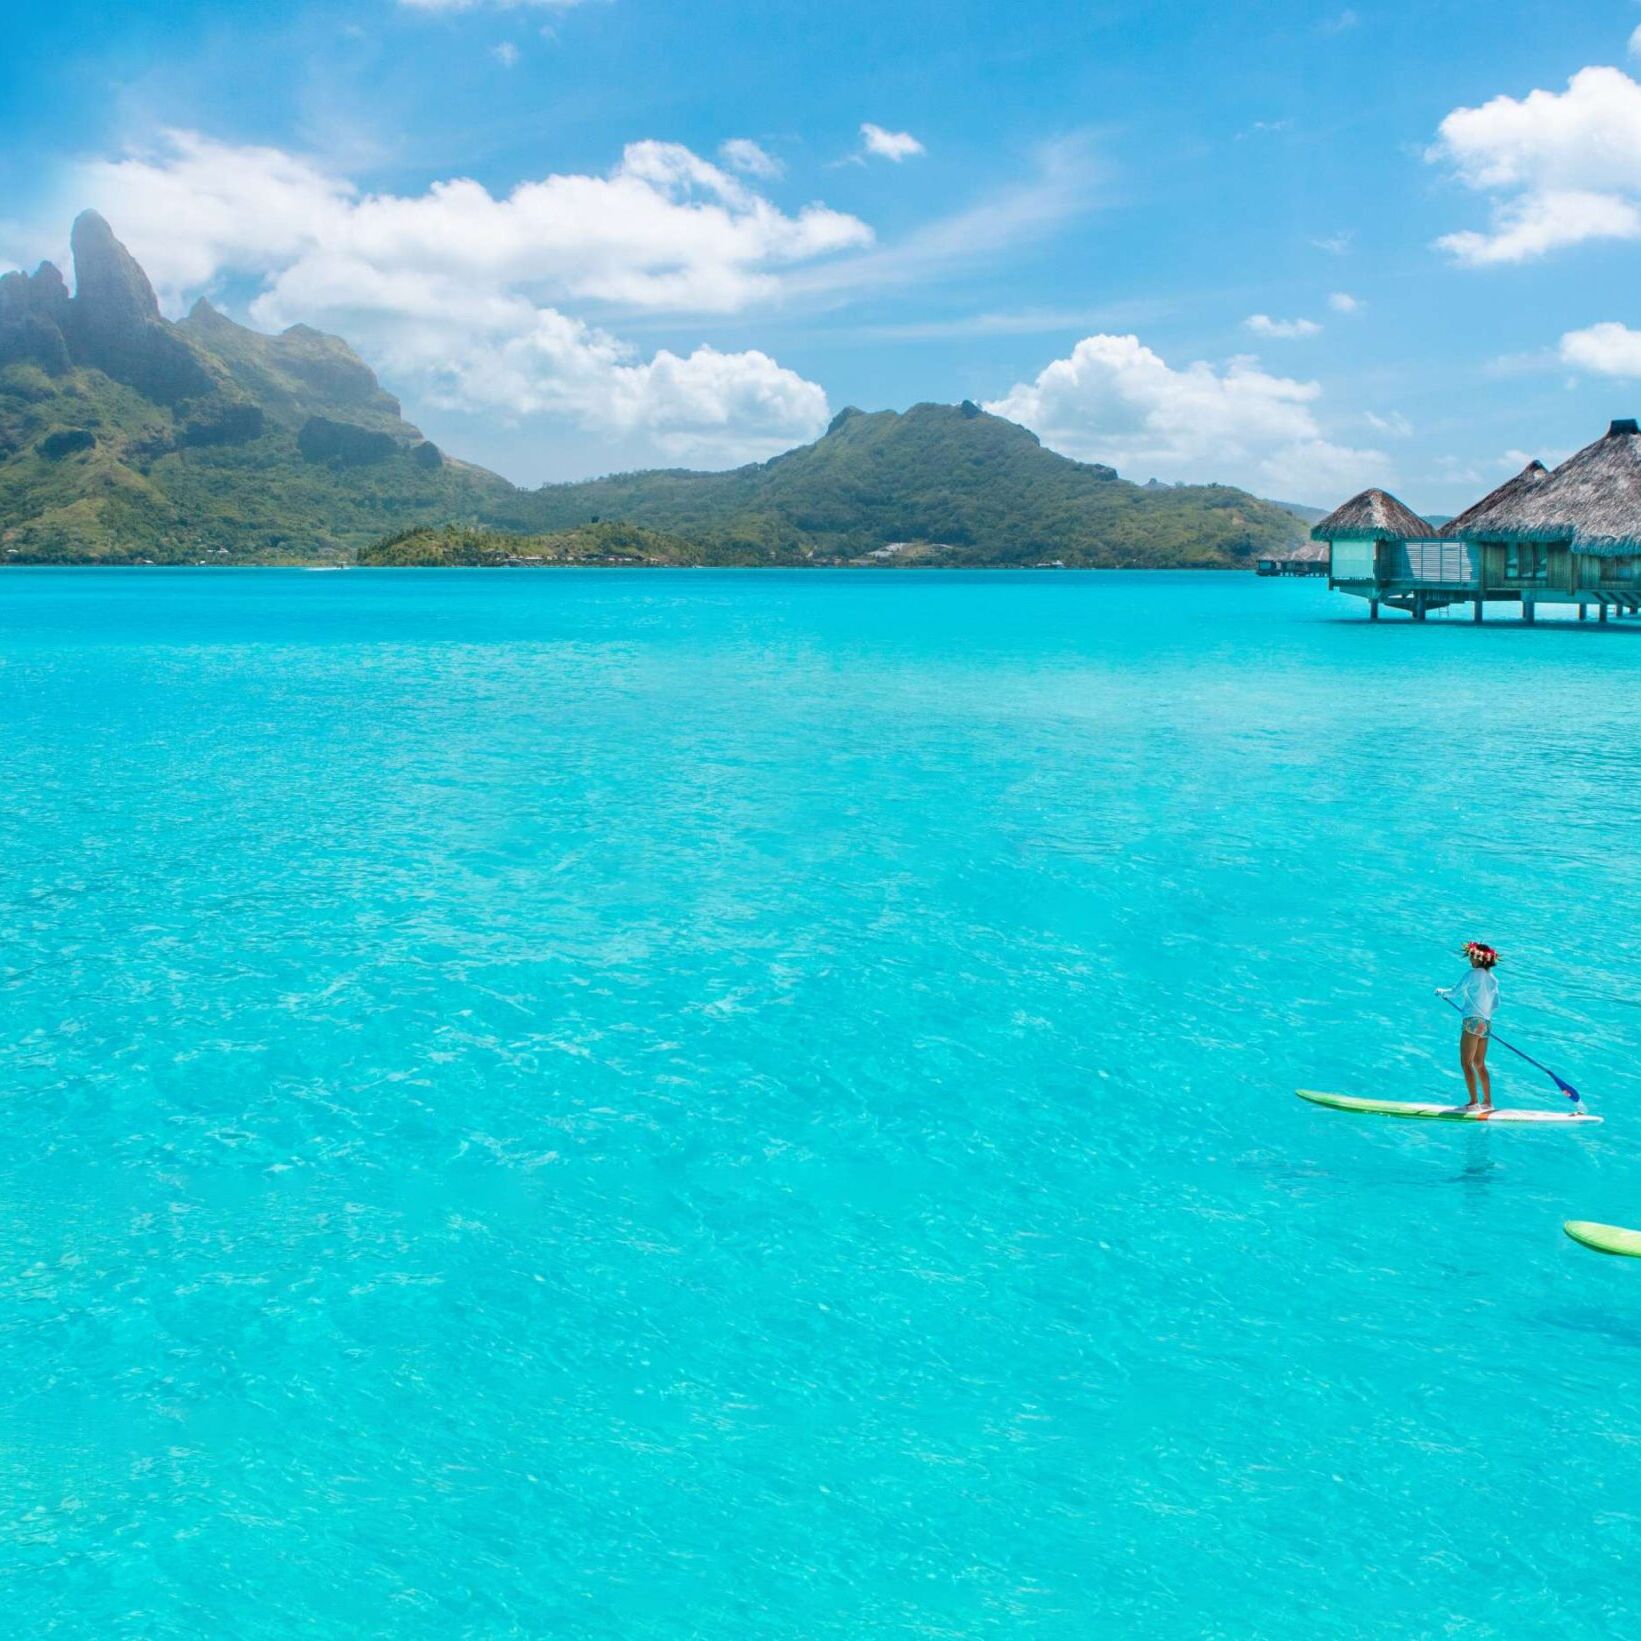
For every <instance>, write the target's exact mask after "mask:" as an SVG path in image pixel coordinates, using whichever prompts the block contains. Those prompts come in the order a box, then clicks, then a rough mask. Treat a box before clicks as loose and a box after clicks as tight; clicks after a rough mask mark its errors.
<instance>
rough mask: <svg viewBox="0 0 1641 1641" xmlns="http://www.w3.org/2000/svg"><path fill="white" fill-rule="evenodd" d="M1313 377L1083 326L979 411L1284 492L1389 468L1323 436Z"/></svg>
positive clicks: (1200, 476) (1087, 456)
mask: <svg viewBox="0 0 1641 1641" xmlns="http://www.w3.org/2000/svg"><path fill="white" fill-rule="evenodd" d="M1320 394H1321V389H1320V388H1319V387H1318V386H1317V384H1316V383H1315V382H1301V381H1295V380H1293V379H1291V378H1289V377H1284V376H1272V375H1270V374H1268V373H1267V372H1266V371H1264V370H1262V369H1261V368H1260V367H1259V364H1258V361H1257V360H1254V359H1247V358H1242V359H1233V360H1231V361H1230V362H1229V363H1228V364H1227V365H1226V366H1225V368H1224V369H1223V370H1216V369H1215V368H1214V367H1213V366H1212V365H1210V364H1206V363H1203V362H1200V361H1199V362H1197V363H1194V364H1190V365H1186V366H1185V367H1184V368H1183V369H1178V370H1176V369H1175V368H1173V367H1172V366H1171V365H1169V364H1168V362H1167V361H1166V360H1165V359H1163V358H1162V357H1161V356H1160V355H1159V354H1157V353H1155V352H1154V351H1153V350H1152V349H1150V348H1148V347H1146V346H1145V345H1144V344H1143V343H1142V342H1141V341H1140V339H1139V338H1138V337H1137V336H1111V335H1100V336H1088V337H1085V338H1084V339H1083V340H1082V341H1081V342H1079V343H1078V344H1077V346H1076V347H1075V348H1074V349H1073V350H1072V352H1071V354H1070V355H1069V356H1068V357H1067V358H1064V359H1056V360H1055V361H1054V362H1053V363H1052V364H1050V365H1048V366H1046V367H1045V368H1044V369H1043V370H1042V371H1040V372H1039V373H1038V375H1037V376H1036V378H1035V379H1034V380H1033V381H1030V382H1021V383H1017V384H1016V385H1015V386H1014V387H1013V388H1012V389H1011V390H1010V391H1009V392H1008V393H1007V394H1006V395H1004V397H1003V398H1001V399H997V400H994V401H992V402H991V403H990V404H988V405H987V406H986V409H987V410H990V411H992V412H993V413H994V414H996V415H999V416H1006V417H1008V418H1009V419H1010V420H1011V421H1016V422H1020V423H1023V424H1024V425H1025V426H1027V427H1029V428H1031V429H1033V430H1034V431H1035V432H1036V433H1037V434H1038V435H1039V436H1040V437H1041V438H1042V439H1043V441H1044V443H1046V444H1048V445H1050V446H1051V447H1052V448H1054V449H1056V450H1061V451H1064V452H1065V453H1066V454H1067V455H1071V456H1077V457H1080V458H1082V459H1084V460H1091V461H1106V462H1111V463H1112V464H1113V465H1115V466H1116V467H1117V468H1118V470H1119V471H1121V472H1125V473H1127V474H1129V475H1130V476H1131V477H1138V476H1150V475H1156V476H1157V477H1159V478H1177V479H1191V480H1195V481H1198V482H1207V481H1209V480H1215V479H1217V480H1223V481H1225V482H1229V483H1236V484H1242V485H1245V486H1248V487H1249V488H1252V489H1257V490H1261V491H1263V492H1264V493H1265V494H1268V495H1269V494H1278V495H1283V496H1287V497H1290V498H1304V497H1307V496H1314V497H1318V498H1321V499H1324V500H1325V499H1327V498H1329V497H1337V496H1341V495H1344V494H1348V493H1350V492H1351V491H1354V490H1359V489H1361V488H1362V487H1363V486H1364V485H1367V484H1370V483H1380V484H1382V483H1384V482H1386V480H1387V479H1388V477H1389V476H1390V475H1389V473H1388V466H1389V463H1388V460H1387V458H1386V457H1385V456H1384V455H1382V454H1381V453H1380V452H1378V451H1376V450H1358V449H1352V448H1350V447H1348V446H1344V445H1339V444H1335V443H1333V442H1331V441H1330V440H1328V439H1327V438H1326V437H1324V435H1323V431H1322V429H1321V427H1320V425H1319V424H1318V422H1317V418H1316V413H1315V409H1314V406H1315V404H1316V401H1317V399H1318V398H1319V397H1320Z"/></svg>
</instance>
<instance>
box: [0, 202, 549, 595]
mask: <svg viewBox="0 0 1641 1641" xmlns="http://www.w3.org/2000/svg"><path fill="white" fill-rule="evenodd" d="M73 251H74V279H75V295H74V296H73V297H72V298H70V296H69V295H68V291H67V288H66V286H65V285H64V282H63V278H62V275H61V274H60V273H59V272H58V271H57V269H56V268H54V267H53V266H52V265H51V264H50V263H49V262H48V263H45V264H43V265H42V266H41V267H40V269H39V271H38V272H37V273H35V274H34V275H32V276H29V275H25V274H21V273H10V274H6V275H5V276H4V277H3V278H0V562H11V563H19V562H36V563H39V562H83V561H87V560H94V561H106V562H131V561H133V560H137V561H140V560H152V561H154V562H158V563H167V562H170V563H176V562H182V563H192V562H196V561H198V560H200V559H206V560H210V561H213V562H219V563H220V562H222V561H223V560H225V559H226V560H228V561H238V562H245V563H254V562H269V561H281V560H284V561H292V560H295V561H302V560H308V561H312V560H322V559H337V558H344V557H349V556H351V555H352V553H353V552H355V551H357V549H358V548H360V547H361V546H364V545H365V544H366V543H368V542H370V541H373V540H375V539H376V538H377V537H379V536H381V535H382V534H383V533H384V532H386V531H389V530H392V529H395V528H400V527H403V526H405V525H408V524H411V523H416V522H420V521H423V520H427V519H446V518H454V517H462V516H471V515H482V516H486V517H494V518H496V519H497V521H498V522H505V521H506V520H507V518H508V506H509V504H510V503H511V502H513V501H514V500H515V499H516V498H517V496H518V494H519V493H518V492H517V491H515V490H514V489H513V487H512V486H511V485H510V484H508V483H507V481H506V480H505V479H502V478H498V477H497V476H496V475H495V474H494V473H487V472H485V471H484V469H482V468H478V467H471V466H469V465H467V464H466V463H465V462H456V461H452V460H450V458H448V457H447V456H445V455H444V454H443V453H442V452H441V451H440V450H439V449H438V448H437V447H436V446H434V445H432V444H429V443H428V442H427V441H426V440H425V439H423V438H422V436H421V434H420V433H419V432H417V430H416V429H415V428H414V427H412V426H411V425H410V423H408V422H407V421H405V420H404V419H403V418H402V417H401V416H400V414H399V404H398V401H397V400H396V399H394V398H393V397H392V396H391V395H390V394H387V393H384V392H383V391H382V389H381V388H380V386H378V384H377V381H376V378H375V376H374V375H373V374H372V373H371V371H370V368H369V367H368V366H367V365H366V364H365V363H364V362H363V360H361V359H360V358H359V357H358V355H357V354H355V353H354V352H353V350H352V349H351V348H350V347H349V346H348V345H347V343H345V342H343V341H341V340H340V339H339V338H337V337H334V336H325V335H323V334H322V333H320V332H319V331H316V330H310V329H309V328H308V327H307V326H305V325H296V326H293V327H292V328H291V329H290V330H287V331H285V332H284V333H283V334H282V335H279V336H263V335H260V334H259V333H257V332H256V331H251V330H247V329H245V328H244V327H243V326H241V325H236V324H234V323H233V321H232V320H230V319H227V318H224V317H223V315H221V314H219V313H217V312H216V311H215V310H214V309H213V308H212V307H211V306H210V305H209V304H208V303H205V302H201V303H199V304H198V305H197V306H196V307H195V309H194V311H193V312H192V313H191V314H190V315H189V316H188V317H187V318H186V319H185V320H183V321H182V323H181V324H170V323H168V322H167V321H166V320H165V319H163V318H162V317H161V316H160V311H159V304H158V303H157V302H156V301H155V299H154V292H153V288H152V287H151V286H150V284H149V283H148V280H147V277H146V276H145V275H144V273H143V271H142V269H141V268H139V267H138V266H137V264H136V262H135V261H134V260H133V259H132V257H131V256H130V254H129V253H128V252H127V251H126V249H125V247H124V246H123V245H121V244H120V243H119V241H118V240H117V239H115V238H114V235H113V233H112V232H111V231H110V230H109V227H108V224H107V223H106V222H104V221H103V219H102V218H101V217H99V216H98V215H96V213H95V212H89V211H88V212H86V213H85V214H84V215H83V216H81V217H80V218H79V219H78V220H77V221H76V222H75V224H74V234H73Z"/></svg>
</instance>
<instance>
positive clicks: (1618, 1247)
mask: <svg viewBox="0 0 1641 1641" xmlns="http://www.w3.org/2000/svg"><path fill="white" fill-rule="evenodd" d="M1561 1228H1562V1230H1564V1231H1565V1232H1566V1233H1567V1235H1568V1236H1570V1237H1571V1238H1572V1239H1573V1241H1574V1242H1582V1243H1583V1244H1584V1246H1585V1247H1586V1248H1594V1249H1595V1251H1596V1252H1597V1253H1598V1254H1628V1255H1629V1257H1630V1258H1631V1259H1641V1231H1626V1230H1625V1229H1624V1227H1623V1226H1622V1225H1597V1224H1596V1222H1595V1221H1594V1220H1593V1219H1569V1220H1568V1221H1567V1223H1566V1224H1565V1225H1563V1226H1562V1227H1561Z"/></svg>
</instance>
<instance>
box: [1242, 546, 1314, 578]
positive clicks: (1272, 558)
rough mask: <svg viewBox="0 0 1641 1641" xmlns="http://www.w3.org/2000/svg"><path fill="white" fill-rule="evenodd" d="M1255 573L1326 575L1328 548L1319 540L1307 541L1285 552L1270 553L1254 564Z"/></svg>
mask: <svg viewBox="0 0 1641 1641" xmlns="http://www.w3.org/2000/svg"><path fill="white" fill-rule="evenodd" d="M1254 573H1255V574H1256V575H1317V576H1321V575H1326V574H1327V573H1328V550H1327V548H1326V547H1325V546H1324V545H1323V544H1322V543H1321V542H1319V541H1312V542H1307V543H1306V544H1305V545H1304V546H1303V547H1295V548H1293V549H1291V550H1290V551H1288V552H1286V553H1270V554H1267V555H1266V556H1265V557H1264V558H1262V559H1260V560H1259V562H1258V563H1257V564H1256V565H1255V566H1254Z"/></svg>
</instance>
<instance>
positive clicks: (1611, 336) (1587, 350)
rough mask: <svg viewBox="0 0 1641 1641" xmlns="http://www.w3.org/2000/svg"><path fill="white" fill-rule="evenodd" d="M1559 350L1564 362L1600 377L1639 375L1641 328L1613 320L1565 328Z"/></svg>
mask: <svg viewBox="0 0 1641 1641" xmlns="http://www.w3.org/2000/svg"><path fill="white" fill-rule="evenodd" d="M1559 353H1560V357H1561V362H1562V363H1563V364H1565V365H1572V366H1573V367H1574V368H1576V369H1578V370H1589V371H1594V372H1595V373H1596V374H1597V375H1599V376H1641V330H1631V329H1630V327H1629V326H1628V325H1620V324H1618V323H1617V322H1616V321H1615V320H1610V319H1609V320H1606V321H1604V322H1603V323H1601V324H1599V325H1588V326H1586V327H1585V328H1584V329H1583V330H1570V331H1568V332H1567V334H1566V335H1565V336H1563V337H1562V339H1561V347H1560V349H1559Z"/></svg>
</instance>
